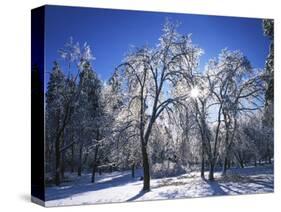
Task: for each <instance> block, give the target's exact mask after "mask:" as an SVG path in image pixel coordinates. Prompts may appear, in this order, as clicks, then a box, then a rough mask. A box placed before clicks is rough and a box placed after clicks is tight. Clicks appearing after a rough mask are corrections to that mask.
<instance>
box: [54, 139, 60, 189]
mask: <svg viewBox="0 0 281 212" xmlns="http://www.w3.org/2000/svg"><path fill="white" fill-rule="evenodd" d="M55 146H56V148H55V149H56V150H55V152H56V164H55V166H56V171H55V172H56V173H55V184H56V186H59V185H60V161H61V158H60V157H61V155H60V139H59V138H57V139H56V144H55Z"/></svg>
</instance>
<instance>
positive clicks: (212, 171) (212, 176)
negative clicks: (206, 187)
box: [209, 161, 215, 180]
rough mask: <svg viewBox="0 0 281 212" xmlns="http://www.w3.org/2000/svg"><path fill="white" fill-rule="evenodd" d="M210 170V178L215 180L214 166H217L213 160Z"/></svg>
mask: <svg viewBox="0 0 281 212" xmlns="http://www.w3.org/2000/svg"><path fill="white" fill-rule="evenodd" d="M209 168H210V170H209V180H214V179H215V178H214V168H215V164H214V162H213V161H211V162H210V167H209Z"/></svg>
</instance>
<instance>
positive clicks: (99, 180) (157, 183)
mask: <svg viewBox="0 0 281 212" xmlns="http://www.w3.org/2000/svg"><path fill="white" fill-rule="evenodd" d="M207 174H208V173H207V172H206V175H205V176H207ZM137 176H141V171H140V170H138V171H137ZM71 177H72V178H71ZM70 178H71V181H70V182H67V183H63V185H62V186H60V187H55V186H54V187H47V189H46V206H47V207H49V206H65V205H81V204H94V203H112V202H126V201H142V200H160V199H174V198H190V197H206V196H213V195H235V194H255V193H267V192H273V190H274V185H273V184H274V178H273V168H272V166H262V167H248V168H244V169H231V170H229V171H228V175H227V177H222V176H221V174H220V173H215V178H216V180H215V181H213V182H210V181H208V180H202V179H201V178H200V173H199V172H192V173H189V174H184V175H180V176H178V177H170V178H162V179H151V191H150V192H146V193H143V192H142V191H141V190H142V183H143V182H142V181H141V180H139V177H136V178H135V179H132V178H131V173H130V171H125V172H113V173H107V174H102V175H101V176H99V175H98V174H97V176H96V183H95V184H92V183H90V181H91V174H84V175H83V176H82V177H74V175H71V176H70Z"/></svg>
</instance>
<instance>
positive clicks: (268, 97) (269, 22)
mask: <svg viewBox="0 0 281 212" xmlns="http://www.w3.org/2000/svg"><path fill="white" fill-rule="evenodd" d="M263 30H264V34H265V35H266V36H268V37H269V39H270V41H271V43H270V47H269V54H268V56H267V60H266V62H265V74H264V79H265V82H266V93H265V110H264V125H265V127H272V128H273V124H274V114H273V111H274V109H273V108H274V21H273V19H265V20H263Z"/></svg>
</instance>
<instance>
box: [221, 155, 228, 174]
mask: <svg viewBox="0 0 281 212" xmlns="http://www.w3.org/2000/svg"><path fill="white" fill-rule="evenodd" d="M227 165H228V159H227V156H225V158H224V162H223V170H222V175H226V170H227Z"/></svg>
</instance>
